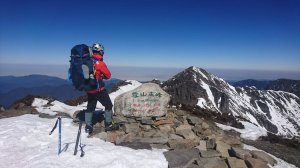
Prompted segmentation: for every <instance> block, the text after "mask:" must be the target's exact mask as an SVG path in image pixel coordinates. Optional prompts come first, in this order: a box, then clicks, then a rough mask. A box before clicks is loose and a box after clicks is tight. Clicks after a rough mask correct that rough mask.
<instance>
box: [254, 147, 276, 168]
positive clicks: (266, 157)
mask: <svg viewBox="0 0 300 168" xmlns="http://www.w3.org/2000/svg"><path fill="white" fill-rule="evenodd" d="M250 153H251V154H252V156H253V158H255V159H260V160H262V161H264V162H266V163H269V164H270V165H272V166H274V165H275V164H276V163H277V161H276V160H275V159H274V158H273V157H271V156H270V155H268V154H267V153H265V152H263V151H257V150H253V151H251V152H250Z"/></svg>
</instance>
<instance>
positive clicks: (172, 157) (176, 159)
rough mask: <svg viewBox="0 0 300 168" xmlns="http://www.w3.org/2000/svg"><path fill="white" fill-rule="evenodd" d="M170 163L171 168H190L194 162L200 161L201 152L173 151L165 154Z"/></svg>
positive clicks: (188, 150)
mask: <svg viewBox="0 0 300 168" xmlns="http://www.w3.org/2000/svg"><path fill="white" fill-rule="evenodd" d="M164 155H165V157H166V159H167V161H168V163H169V168H184V167H188V166H189V165H190V164H191V163H192V162H193V161H195V160H197V159H199V151H198V150H197V149H183V150H172V151H167V152H164Z"/></svg>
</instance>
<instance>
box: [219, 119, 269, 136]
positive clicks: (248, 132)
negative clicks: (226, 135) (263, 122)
mask: <svg viewBox="0 0 300 168" xmlns="http://www.w3.org/2000/svg"><path fill="white" fill-rule="evenodd" d="M241 123H242V124H243V125H244V126H245V129H238V128H234V127H231V126H227V125H223V124H219V123H216V125H217V126H218V127H220V128H221V129H223V130H227V131H229V130H234V131H236V132H239V133H241V138H244V139H249V140H257V139H258V138H259V137H260V136H266V135H267V131H266V130H265V129H264V128H261V127H258V126H256V125H254V124H252V123H249V122H244V121H241Z"/></svg>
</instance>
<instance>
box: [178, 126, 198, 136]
mask: <svg viewBox="0 0 300 168" xmlns="http://www.w3.org/2000/svg"><path fill="white" fill-rule="evenodd" d="M175 133H176V134H177V135H180V136H182V137H184V138H185V139H195V138H196V135H195V134H194V132H193V131H192V127H191V126H190V125H188V124H185V125H180V126H179V127H177V128H176V129H175Z"/></svg>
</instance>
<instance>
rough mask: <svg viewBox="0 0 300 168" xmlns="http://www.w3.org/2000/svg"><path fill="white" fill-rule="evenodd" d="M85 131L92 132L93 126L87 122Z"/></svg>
mask: <svg viewBox="0 0 300 168" xmlns="http://www.w3.org/2000/svg"><path fill="white" fill-rule="evenodd" d="M85 132H86V133H88V134H92V132H93V126H91V125H88V124H86V125H85Z"/></svg>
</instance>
